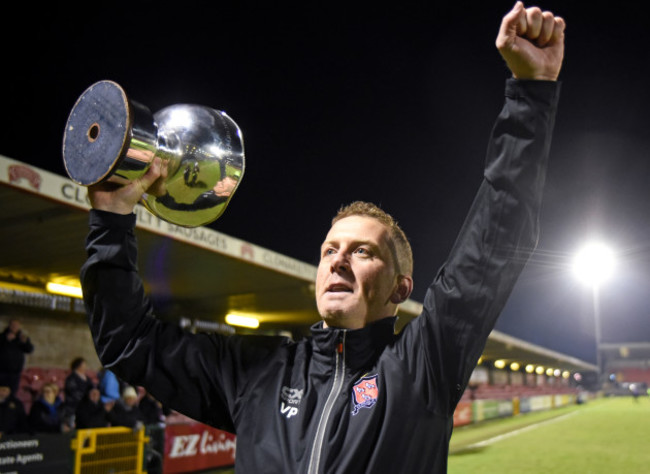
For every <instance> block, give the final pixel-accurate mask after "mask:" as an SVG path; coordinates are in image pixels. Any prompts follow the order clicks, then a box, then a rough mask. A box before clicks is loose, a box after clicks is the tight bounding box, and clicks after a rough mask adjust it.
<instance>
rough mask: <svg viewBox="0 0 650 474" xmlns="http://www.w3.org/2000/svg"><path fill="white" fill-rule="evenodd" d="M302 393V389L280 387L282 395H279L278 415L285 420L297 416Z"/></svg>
mask: <svg viewBox="0 0 650 474" xmlns="http://www.w3.org/2000/svg"><path fill="white" fill-rule="evenodd" d="M303 392H304V390H303V389H297V388H291V387H282V393H281V394H280V398H281V402H280V413H281V414H282V415H283V416H285V417H287V419H289V418H291V417H292V416H296V415H297V414H298V408H299V406H300V402H301V401H302V394H303Z"/></svg>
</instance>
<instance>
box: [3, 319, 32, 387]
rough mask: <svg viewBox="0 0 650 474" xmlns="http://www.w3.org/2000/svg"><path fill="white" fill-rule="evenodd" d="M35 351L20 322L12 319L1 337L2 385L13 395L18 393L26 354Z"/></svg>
mask: <svg viewBox="0 0 650 474" xmlns="http://www.w3.org/2000/svg"><path fill="white" fill-rule="evenodd" d="M33 351H34V345H33V344H32V341H31V340H30V339H29V337H27V334H25V332H24V331H23V328H22V325H21V324H20V321H19V320H17V319H12V320H11V321H9V325H8V326H7V327H6V328H5V330H4V331H3V332H2V334H1V335H0V383H1V384H3V385H4V384H6V385H7V386H9V388H10V389H11V393H13V394H16V393H18V388H19V386H20V375H21V374H22V372H23V368H24V367H25V354H31V353H32V352H33Z"/></svg>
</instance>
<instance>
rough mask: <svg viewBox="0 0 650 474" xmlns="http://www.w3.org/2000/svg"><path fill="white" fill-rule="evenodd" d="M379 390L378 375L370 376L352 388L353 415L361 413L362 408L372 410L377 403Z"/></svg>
mask: <svg viewBox="0 0 650 474" xmlns="http://www.w3.org/2000/svg"><path fill="white" fill-rule="evenodd" d="M378 397H379V389H378V388H377V375H368V376H366V377H363V378H361V379H360V380H359V381H358V382H357V383H355V384H354V386H353V387H352V405H353V407H354V408H353V409H352V415H353V416H354V415H356V414H357V413H359V410H360V409H362V408H372V407H373V406H374V405H375V403H377V398H378Z"/></svg>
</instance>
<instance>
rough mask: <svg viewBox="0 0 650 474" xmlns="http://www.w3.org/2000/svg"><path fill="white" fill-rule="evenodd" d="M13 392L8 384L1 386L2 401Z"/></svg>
mask: <svg viewBox="0 0 650 474" xmlns="http://www.w3.org/2000/svg"><path fill="white" fill-rule="evenodd" d="M10 393H11V389H10V388H9V387H6V386H4V385H3V386H0V402H2V401H5V400H6V399H7V397H9V394H10Z"/></svg>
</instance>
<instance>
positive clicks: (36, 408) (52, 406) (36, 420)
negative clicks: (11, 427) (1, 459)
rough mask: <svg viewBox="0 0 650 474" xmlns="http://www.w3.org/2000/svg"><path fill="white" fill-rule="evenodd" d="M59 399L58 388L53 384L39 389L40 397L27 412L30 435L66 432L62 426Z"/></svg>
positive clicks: (47, 384)
mask: <svg viewBox="0 0 650 474" xmlns="http://www.w3.org/2000/svg"><path fill="white" fill-rule="evenodd" d="M61 408H62V407H61V399H60V398H59V387H58V386H57V385H56V384H55V383H46V384H45V385H43V388H42V389H41V396H40V397H39V398H38V400H36V401H35V402H34V404H33V405H32V408H31V410H30V411H29V417H28V421H29V431H30V432H32V433H60V432H61V431H66V430H67V428H64V427H63V426H62V425H63V423H62V418H61Z"/></svg>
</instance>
